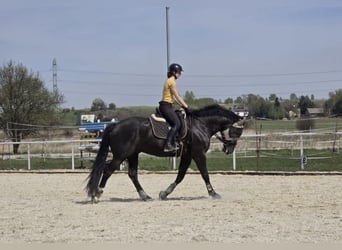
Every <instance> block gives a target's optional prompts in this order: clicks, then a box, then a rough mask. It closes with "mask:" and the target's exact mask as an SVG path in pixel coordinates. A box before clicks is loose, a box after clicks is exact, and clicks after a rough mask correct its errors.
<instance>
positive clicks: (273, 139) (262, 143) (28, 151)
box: [0, 132, 342, 170]
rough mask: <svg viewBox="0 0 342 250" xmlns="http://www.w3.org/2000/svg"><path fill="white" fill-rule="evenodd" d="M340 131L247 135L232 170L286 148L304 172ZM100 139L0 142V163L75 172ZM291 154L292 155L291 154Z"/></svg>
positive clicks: (337, 140)
mask: <svg viewBox="0 0 342 250" xmlns="http://www.w3.org/2000/svg"><path fill="white" fill-rule="evenodd" d="M341 135H342V132H333V133H331V132H329V133H297V132H296V133H270V134H266V133H264V134H246V135H243V136H242V137H241V138H240V139H239V141H238V145H237V147H236V149H235V151H234V152H233V156H232V168H233V170H236V169H237V158H247V157H256V158H258V157H259V158H261V157H271V158H277V157H278V158H281V157H283V156H281V155H277V153H270V150H272V151H276V150H281V149H287V150H290V151H291V152H299V157H298V156H291V157H290V158H289V157H288V156H286V157H285V158H284V159H298V166H300V169H301V170H304V168H305V165H306V162H307V160H308V159H310V160H318V159H321V160H324V159H325V158H327V156H320V155H316V156H310V157H309V158H308V157H307V155H306V154H305V151H306V150H307V149H327V148H330V149H332V150H333V151H334V152H336V153H339V152H340V150H341V148H342V143H341ZM99 142H100V140H99V139H82V140H51V141H48V140H44V141H21V142H10V141H5V142H0V154H1V159H2V160H8V159H10V160H15V159H21V160H23V159H24V160H27V169H28V170H30V169H31V166H32V162H31V161H32V159H33V158H41V159H43V160H45V159H48V158H49V159H50V158H64V159H66V160H70V166H71V169H72V170H75V168H76V165H75V161H76V160H78V161H80V163H81V166H82V164H83V160H86V159H94V158H95V153H96V151H97V149H98V146H99ZM13 144H20V145H21V146H20V154H18V155H13V154H12V153H11V150H12V147H13ZM221 147H222V144H221V143H220V142H218V141H217V140H216V139H214V138H213V139H212V143H211V148H210V149H211V151H219V150H220V149H221ZM293 155H294V153H293ZM172 162H173V163H172V166H173V168H174V169H175V168H176V164H175V162H176V160H175V159H173V160H172Z"/></svg>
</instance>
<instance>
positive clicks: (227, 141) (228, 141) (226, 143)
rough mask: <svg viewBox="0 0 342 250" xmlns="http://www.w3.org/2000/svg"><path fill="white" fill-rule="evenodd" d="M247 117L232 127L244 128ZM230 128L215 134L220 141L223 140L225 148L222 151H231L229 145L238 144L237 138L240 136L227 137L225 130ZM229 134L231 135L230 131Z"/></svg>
mask: <svg viewBox="0 0 342 250" xmlns="http://www.w3.org/2000/svg"><path fill="white" fill-rule="evenodd" d="M245 121H246V120H245V119H243V120H241V121H238V122H235V123H234V124H233V125H232V126H231V127H235V128H239V129H243V124H244V123H245ZM227 130H229V128H228V129H225V130H222V131H219V132H217V133H216V134H215V137H216V138H217V139H218V140H219V141H220V142H222V144H223V148H222V151H223V152H224V153H226V154H228V153H229V151H228V150H229V147H230V146H235V145H236V144H237V139H238V137H236V138H229V139H227V138H226V135H225V133H224V132H225V131H227ZM228 136H229V133H228Z"/></svg>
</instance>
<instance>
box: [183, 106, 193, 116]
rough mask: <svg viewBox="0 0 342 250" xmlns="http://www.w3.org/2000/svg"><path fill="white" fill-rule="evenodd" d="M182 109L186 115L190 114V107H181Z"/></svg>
mask: <svg viewBox="0 0 342 250" xmlns="http://www.w3.org/2000/svg"><path fill="white" fill-rule="evenodd" d="M183 109H184V111H185V113H186V114H187V115H190V114H191V113H192V111H191V109H190V108H189V107H187V108H186V107H183Z"/></svg>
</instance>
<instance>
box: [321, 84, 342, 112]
mask: <svg viewBox="0 0 342 250" xmlns="http://www.w3.org/2000/svg"><path fill="white" fill-rule="evenodd" d="M324 107H325V109H326V110H327V111H328V110H330V111H331V114H333V115H338V116H341V115H342V89H338V90H336V91H335V92H331V93H329V99H328V100H327V101H326V102H325V103H324Z"/></svg>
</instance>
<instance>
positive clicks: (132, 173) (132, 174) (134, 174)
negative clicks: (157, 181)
mask: <svg viewBox="0 0 342 250" xmlns="http://www.w3.org/2000/svg"><path fill="white" fill-rule="evenodd" d="M127 160H128V176H129V178H130V179H131V180H132V182H133V184H134V186H135V188H136V190H137V192H138V194H139V196H140V198H141V199H142V200H143V201H147V200H152V198H151V197H150V196H149V195H147V194H146V193H145V191H144V189H143V188H142V186H141V185H140V183H139V180H138V154H135V155H132V156H130V157H128V158H127Z"/></svg>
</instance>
